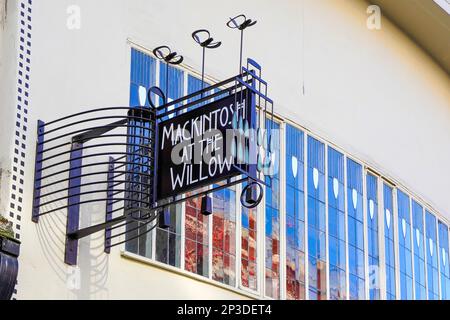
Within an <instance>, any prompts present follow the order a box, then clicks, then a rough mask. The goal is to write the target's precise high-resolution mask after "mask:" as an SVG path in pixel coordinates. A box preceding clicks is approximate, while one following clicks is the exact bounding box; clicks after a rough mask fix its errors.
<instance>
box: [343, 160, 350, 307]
mask: <svg viewBox="0 0 450 320" xmlns="http://www.w3.org/2000/svg"><path fill="white" fill-rule="evenodd" d="M347 180H348V179H347V156H346V155H344V212H345V214H344V223H345V291H346V292H345V295H346V298H347V300H350V262H349V256H348V252H349V250H348V246H349V243H348V205H347V196H348V195H347V188H348V182H347Z"/></svg>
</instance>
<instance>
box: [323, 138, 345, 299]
mask: <svg viewBox="0 0 450 320" xmlns="http://www.w3.org/2000/svg"><path fill="white" fill-rule="evenodd" d="M328 252H329V253H328V256H329V259H330V263H329V269H330V270H329V272H330V299H331V300H342V299H346V296H347V294H346V287H347V286H346V282H347V281H346V273H345V269H346V252H345V187H344V155H343V154H342V153H340V152H338V151H336V150H334V149H333V148H330V147H328Z"/></svg>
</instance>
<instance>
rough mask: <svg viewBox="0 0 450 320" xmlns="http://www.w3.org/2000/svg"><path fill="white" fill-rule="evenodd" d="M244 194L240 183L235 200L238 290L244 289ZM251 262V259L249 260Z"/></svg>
mask: <svg viewBox="0 0 450 320" xmlns="http://www.w3.org/2000/svg"><path fill="white" fill-rule="evenodd" d="M241 192H242V186H241V184H240V183H238V184H237V185H236V196H235V197H234V200H235V210H236V230H235V233H236V239H235V241H236V242H235V246H236V251H235V254H236V258H235V259H234V270H235V272H236V273H235V282H236V283H235V287H236V288H238V289H242V286H241V283H242V277H241V275H242V274H241V268H242V205H241V201H240V195H241ZM249 260H250V259H249Z"/></svg>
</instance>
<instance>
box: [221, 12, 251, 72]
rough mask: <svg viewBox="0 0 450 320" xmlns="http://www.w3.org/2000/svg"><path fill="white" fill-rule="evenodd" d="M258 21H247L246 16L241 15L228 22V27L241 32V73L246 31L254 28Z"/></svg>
mask: <svg viewBox="0 0 450 320" xmlns="http://www.w3.org/2000/svg"><path fill="white" fill-rule="evenodd" d="M256 23H257V21H253V20H252V19H247V17H246V16H245V15H244V14H240V15H238V16H236V17H234V18H230V20H229V21H228V22H227V27H228V28H230V29H238V30H240V31H241V48H240V56H239V73H241V72H242V70H241V69H242V50H243V46H244V30H245V29H247V28H249V27H251V26H254V25H255V24H256Z"/></svg>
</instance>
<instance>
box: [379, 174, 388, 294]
mask: <svg viewBox="0 0 450 320" xmlns="http://www.w3.org/2000/svg"><path fill="white" fill-rule="evenodd" d="M377 189H378V241H379V250H380V252H379V256H380V269H379V271H378V277H379V286H380V298H381V300H386V298H387V292H386V290H387V287H386V239H385V234H384V226H385V220H386V218H385V208H384V182H383V180H382V179H381V178H380V177H377Z"/></svg>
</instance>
